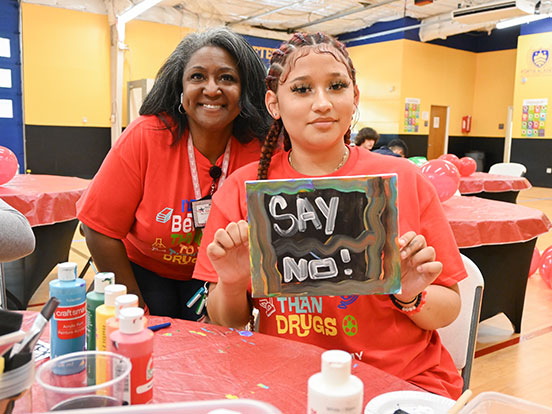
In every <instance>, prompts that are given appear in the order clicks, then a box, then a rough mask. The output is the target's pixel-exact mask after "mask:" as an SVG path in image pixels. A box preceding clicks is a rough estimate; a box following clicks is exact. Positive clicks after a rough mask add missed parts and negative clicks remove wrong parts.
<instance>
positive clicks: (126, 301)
mask: <svg viewBox="0 0 552 414" xmlns="http://www.w3.org/2000/svg"><path fill="white" fill-rule="evenodd" d="M137 307H138V296H136V295H133V294H132V293H129V294H128V295H121V296H117V297H116V298H115V316H113V317H111V318H109V319H108V320H107V321H105V337H106V338H109V337H110V336H111V334H112V333H113V332H115V331H116V330H117V329H119V314H120V312H121V309H123V308H137ZM144 319H146V318H144ZM111 346H112V343H111V341H109V340H108V341H107V350H108V351H112V349H111Z"/></svg>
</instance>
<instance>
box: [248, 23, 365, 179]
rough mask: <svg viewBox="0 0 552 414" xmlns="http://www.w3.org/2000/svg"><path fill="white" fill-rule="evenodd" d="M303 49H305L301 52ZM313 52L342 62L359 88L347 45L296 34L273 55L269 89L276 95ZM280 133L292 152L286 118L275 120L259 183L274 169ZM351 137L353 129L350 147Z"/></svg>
mask: <svg viewBox="0 0 552 414" xmlns="http://www.w3.org/2000/svg"><path fill="white" fill-rule="evenodd" d="M301 48H305V49H304V50H303V51H301ZM311 50H313V51H314V52H316V53H329V54H331V55H332V56H333V57H334V58H335V59H336V60H338V61H339V62H342V63H343V64H344V65H345V67H347V70H348V71H349V76H350V77H351V79H352V80H353V85H356V74H355V68H354V66H353V62H352V61H351V58H350V57H349V53H348V52H347V49H345V45H343V43H341V42H340V41H338V40H337V39H335V38H334V37H332V36H329V35H327V34H324V33H322V32H317V33H295V34H294V35H293V36H292V37H291V39H290V40H288V41H287V42H284V43H282V45H281V46H280V48H279V49H277V50H275V51H274V52H273V53H272V58H271V59H270V67H269V68H268V75H267V76H266V86H267V88H268V89H269V90H271V91H273V92H275V93H276V91H277V90H278V84H279V83H280V82H285V78H286V76H287V75H288V74H289V68H290V67H291V66H292V65H293V64H294V63H295V61H296V60H297V59H298V58H300V57H303V56H305V55H307V54H308V53H309V52H310V51H311ZM293 52H296V53H295V54H294V57H293V59H292V60H291V61H290V62H288V58H289V56H290V55H292V54H293ZM286 69H287V71H286ZM280 134H283V143H284V150H286V151H288V150H290V149H291V141H290V139H289V135H288V133H287V131H286V129H285V128H284V124H283V123H282V119H275V120H274V122H273V123H272V126H271V127H270V130H269V131H268V134H267V136H266V138H265V141H264V144H263V147H262V150H261V159H260V160H259V168H258V170H257V179H259V180H266V178H267V177H268V167H269V166H270V161H271V159H272V154H273V153H274V150H275V149H276V147H277V144H278V138H279V137H280ZM350 136H351V130H350V129H349V130H348V131H347V132H346V133H345V135H344V137H343V139H344V141H345V143H346V144H348V143H349V139H350Z"/></svg>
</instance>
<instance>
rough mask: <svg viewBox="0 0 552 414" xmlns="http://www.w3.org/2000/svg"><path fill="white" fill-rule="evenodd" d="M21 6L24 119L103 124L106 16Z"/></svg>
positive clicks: (106, 85) (106, 109)
mask: <svg viewBox="0 0 552 414" xmlns="http://www.w3.org/2000/svg"><path fill="white" fill-rule="evenodd" d="M21 7H22V33H23V35H22V38H23V46H22V48H23V88H24V96H25V123H27V124H33V125H65V126H84V125H86V126H100V127H109V126H110V122H109V118H110V94H109V26H108V23H107V16H105V15H99V14H92V13H82V12H77V11H72V10H67V9H61V8H56V7H47V6H39V5H35V4H29V3H21ZM83 118H86V121H87V122H83Z"/></svg>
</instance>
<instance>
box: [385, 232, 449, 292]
mask: <svg viewBox="0 0 552 414" xmlns="http://www.w3.org/2000/svg"><path fill="white" fill-rule="evenodd" d="M399 246H400V256H401V286H402V290H401V293H399V294H396V295H395V297H396V298H397V299H398V300H400V301H402V302H405V303H408V302H410V301H412V300H413V299H415V298H416V296H417V295H418V294H419V293H420V292H422V291H423V290H424V289H425V288H427V287H428V286H429V285H430V284H431V283H433V281H434V280H435V279H436V278H437V276H439V274H440V273H441V271H442V270H443V265H442V263H441V262H437V261H435V249H434V248H433V247H431V246H428V245H427V242H426V239H425V237H424V236H422V235H421V234H416V233H415V232H413V231H409V232H407V233H405V234H403V235H402V236H401V237H400V238H399Z"/></svg>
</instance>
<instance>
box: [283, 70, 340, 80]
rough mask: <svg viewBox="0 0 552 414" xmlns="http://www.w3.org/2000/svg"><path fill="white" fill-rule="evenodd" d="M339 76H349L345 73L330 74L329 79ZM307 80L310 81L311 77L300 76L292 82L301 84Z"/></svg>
mask: <svg viewBox="0 0 552 414" xmlns="http://www.w3.org/2000/svg"><path fill="white" fill-rule="evenodd" d="M339 76H349V75H348V74H347V73H345V72H332V73H329V74H328V77H329V78H337V77H339ZM307 79H310V76H309V75H303V76H298V77H296V78H293V79H291V80H290V82H300V81H304V80H307Z"/></svg>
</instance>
